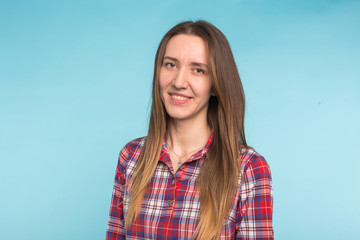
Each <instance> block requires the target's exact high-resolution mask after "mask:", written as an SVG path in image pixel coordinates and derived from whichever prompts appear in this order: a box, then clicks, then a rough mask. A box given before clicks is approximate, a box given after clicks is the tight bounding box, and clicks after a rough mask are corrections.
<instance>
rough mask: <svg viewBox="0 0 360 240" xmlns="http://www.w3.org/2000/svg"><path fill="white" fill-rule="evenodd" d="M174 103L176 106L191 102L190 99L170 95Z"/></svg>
mask: <svg viewBox="0 0 360 240" xmlns="http://www.w3.org/2000/svg"><path fill="white" fill-rule="evenodd" d="M170 96H171V100H172V102H174V103H176V104H184V103H187V102H188V101H189V100H190V97H185V96H180V95H176V94H170Z"/></svg>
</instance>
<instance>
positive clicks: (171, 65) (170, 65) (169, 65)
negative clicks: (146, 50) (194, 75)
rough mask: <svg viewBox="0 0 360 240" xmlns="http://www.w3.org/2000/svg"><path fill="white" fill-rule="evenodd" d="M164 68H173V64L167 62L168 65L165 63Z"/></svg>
mask: <svg viewBox="0 0 360 240" xmlns="http://www.w3.org/2000/svg"><path fill="white" fill-rule="evenodd" d="M165 66H166V67H168V68H174V67H175V64H174V63H171V62H168V63H165Z"/></svg>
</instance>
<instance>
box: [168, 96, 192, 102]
mask: <svg viewBox="0 0 360 240" xmlns="http://www.w3.org/2000/svg"><path fill="white" fill-rule="evenodd" d="M172 97H173V98H175V99H176V100H181V101H184V100H188V99H189V98H188V97H183V96H178V95H172Z"/></svg>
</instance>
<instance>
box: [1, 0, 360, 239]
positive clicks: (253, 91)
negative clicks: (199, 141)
mask: <svg viewBox="0 0 360 240" xmlns="http://www.w3.org/2000/svg"><path fill="white" fill-rule="evenodd" d="M359 12H360V3H359V1H337V0H317V1H300V0H298V1H295V0H290V1H285V0H277V1H266V0H237V1H223V2H222V3H221V1H209V0H207V1H205V0H202V1H193V0H186V1H175V0H168V1H130V0H127V1H114V0H113V1H74V0H72V1H70V0H63V1H45V0H44V1H38V0H32V1H25V0H18V1H4V0H2V1H1V2H0V114H1V115H0V178H1V181H0V193H1V197H0V210H1V212H0V229H1V230H0V238H1V239H7V240H12V239H31V240H33V239H34V240H35V239H36V240H42V239H44V240H45V239H46V240H47V239H54V240H57V239H104V237H105V231H106V227H107V220H108V212H109V206H110V200H111V193H112V184H113V179H114V173H115V167H116V163H117V155H118V153H119V151H120V149H121V148H122V147H123V146H124V144H125V143H126V142H128V141H129V140H131V139H134V138H136V137H140V136H143V135H145V134H146V132H147V123H148V117H149V109H150V92H151V81H152V75H153V62H154V56H155V52H156V48H157V46H158V44H159V41H160V39H161V37H162V36H163V35H164V34H165V32H166V31H167V30H169V29H170V27H172V26H173V25H175V24H176V23H178V22H180V21H183V20H198V19H205V20H208V21H210V22H212V23H213V24H215V25H216V26H217V27H218V28H219V29H221V30H222V31H223V32H224V34H225V35H226V36H227V38H228V40H229V42H230V44H231V46H232V49H233V53H234V56H235V58H236V62H237V64H238V68H239V71H240V76H241V78H242V81H243V84H244V88H245V92H246V98H247V111H246V134H247V139H248V142H249V144H250V145H251V146H253V147H254V148H255V149H256V150H257V151H258V152H260V153H261V154H263V155H264V156H265V157H266V159H267V160H268V162H269V164H270V166H271V169H272V174H273V182H274V196H275V198H274V230H275V236H276V239H279V240H280V239H360V232H359V230H358V228H359V227H360V220H359V215H360V207H359V204H360V201H359V198H360V188H359V183H360V181H359V168H360V164H359V160H360V158H359V155H358V154H359V153H358V152H359V143H360V141H359V136H360V127H359V123H360V79H359V77H360V57H359V56H360V27H359V23H360V14H359Z"/></svg>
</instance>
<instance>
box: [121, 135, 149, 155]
mask: <svg viewBox="0 0 360 240" xmlns="http://www.w3.org/2000/svg"><path fill="white" fill-rule="evenodd" d="M145 139H146V137H139V138H136V139H133V140H131V141H130V142H128V143H127V144H126V145H125V146H124V147H123V148H122V149H121V151H120V155H119V160H120V161H121V160H122V161H126V160H128V159H129V158H131V159H138V158H139V156H140V152H141V150H142V148H143V146H144V143H145Z"/></svg>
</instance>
